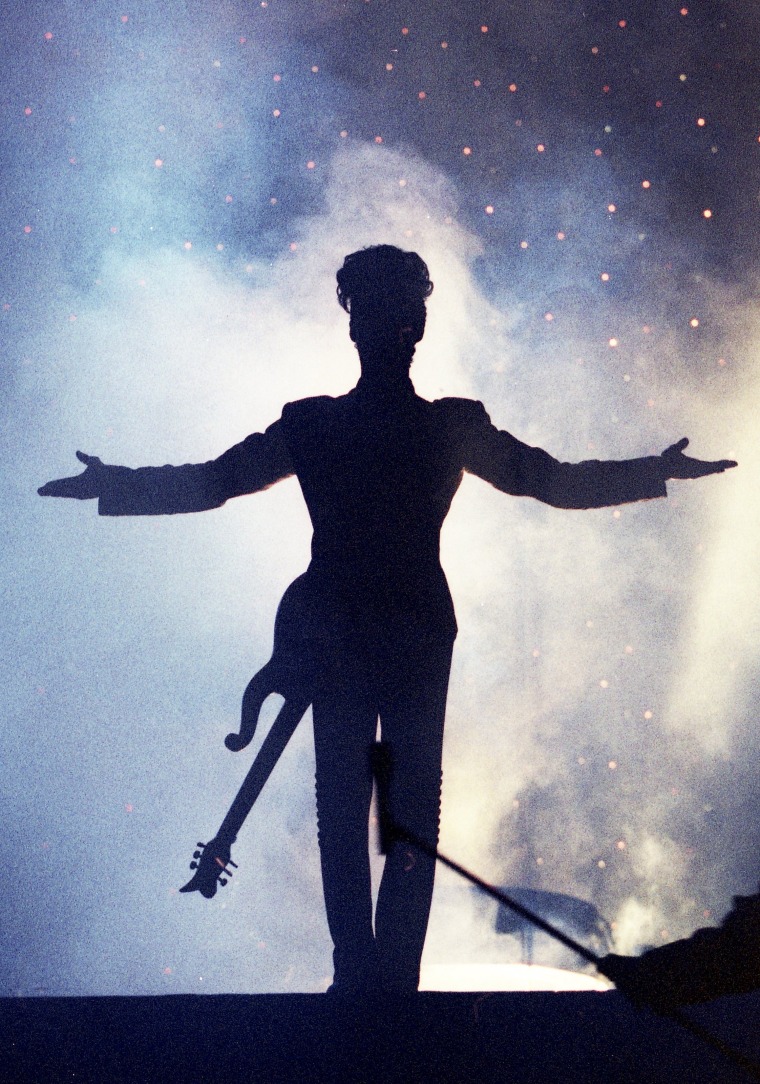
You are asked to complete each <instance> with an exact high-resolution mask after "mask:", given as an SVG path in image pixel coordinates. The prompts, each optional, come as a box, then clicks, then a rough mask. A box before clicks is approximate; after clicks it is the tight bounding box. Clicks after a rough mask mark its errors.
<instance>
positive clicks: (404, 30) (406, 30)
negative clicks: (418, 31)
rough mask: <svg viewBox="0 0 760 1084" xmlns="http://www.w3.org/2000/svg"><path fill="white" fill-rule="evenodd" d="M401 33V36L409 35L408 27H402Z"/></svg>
mask: <svg viewBox="0 0 760 1084" xmlns="http://www.w3.org/2000/svg"><path fill="white" fill-rule="evenodd" d="M401 33H402V34H408V33H409V27H408V26H402V27H401Z"/></svg>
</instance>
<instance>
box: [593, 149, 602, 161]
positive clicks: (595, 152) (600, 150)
mask: <svg viewBox="0 0 760 1084" xmlns="http://www.w3.org/2000/svg"><path fill="white" fill-rule="evenodd" d="M594 154H595V155H596V157H597V158H601V157H602V149H601V147H597V148H596V149H595V150H594Z"/></svg>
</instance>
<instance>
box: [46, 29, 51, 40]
mask: <svg viewBox="0 0 760 1084" xmlns="http://www.w3.org/2000/svg"><path fill="white" fill-rule="evenodd" d="M52 40H53V35H52V34H51V33H50V31H49V30H48V31H47V33H46V34H45V41H52Z"/></svg>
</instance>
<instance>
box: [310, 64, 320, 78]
mask: <svg viewBox="0 0 760 1084" xmlns="http://www.w3.org/2000/svg"><path fill="white" fill-rule="evenodd" d="M311 70H312V74H314V75H316V74H317V72H318V71H319V65H318V64H312V66H311Z"/></svg>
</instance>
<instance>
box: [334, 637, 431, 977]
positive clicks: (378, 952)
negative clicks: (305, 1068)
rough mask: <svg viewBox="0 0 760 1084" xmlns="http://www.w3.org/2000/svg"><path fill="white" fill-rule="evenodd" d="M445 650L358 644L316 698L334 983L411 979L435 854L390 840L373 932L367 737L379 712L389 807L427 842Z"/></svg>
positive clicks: (424, 643)
mask: <svg viewBox="0 0 760 1084" xmlns="http://www.w3.org/2000/svg"><path fill="white" fill-rule="evenodd" d="M404 640H406V642H404ZM451 649H452V643H451V640H450V639H445V640H443V639H441V638H435V639H431V638H430V637H427V638H425V639H419V638H417V639H414V640H411V642H410V641H409V639H408V638H402V642H400V643H399V642H397V643H396V644H395V646H394V649H393V651H389V652H383V651H380V652H377V653H374V654H373V655H372V657H371V661H368V662H366V663H363V662H362V661H361V660H362V657H363V658H364V659H365V660H367V659H370V655H369V653H365V652H362V653H361V654H360V655H359V656H358V658H357V657H354V658H353V659H352V660H351V663H350V664H349V665H348V666H347V667H345V668H343V672H342V674H341V676H340V678H337V677H336V678H335V679H334V680H331V681H330V682H328V683H326V687H325V686H323V688H322V689H321V690H320V694H319V695H318V696H316V697H315V699H314V704H313V713H314V741H315V749H316V764H317V815H318V821H319V846H320V856H321V862H322V882H323V886H324V894H325V906H326V910H327V922H328V925H329V928H330V933H331V935H332V939H333V943H334V945H335V952H334V961H335V988H336V990H346V991H351V990H361V989H372V988H373V987H375V986H377V985H378V984H380V985H382V986H384V987H386V988H393V989H399V990H406V991H410V990H416V989H417V985H418V982H419V970H420V958H421V956H422V949H423V945H424V942H425V933H426V930H427V924H428V916H429V913H430V902H431V898H432V894H433V878H434V874H435V862H434V861H433V860H431V859H430V858H427V857H425V856H424V855H421V854H419V853H418V852H414V851H412V850H411V849H410V848H409V847H408V846H407V845H404V844H395V845H394V846H393V848H392V849H391V851H390V853H389V854H388V856H387V858H386V861H385V869H384V871H383V876H382V880H381V882H380V889H379V894H378V899H377V909H376V914H375V922H374V932H373V924H372V897H371V885H370V865H369V849H368V827H369V809H370V801H371V798H372V776H371V772H370V766H369V748H370V745H371V744H372V742H373V741H374V740H375V736H376V730H377V719H378V715H379V717H380V725H381V733H382V737H383V740H384V741H387V742H389V743H390V744H391V747H392V750H393V762H394V770H393V777H392V780H391V785H390V795H389V799H390V808H391V813H392V815H393V817H394V819H395V820H396V821H397V822H398V823H399V824H401V825H403V826H405V827H406V828H408V829H409V830H410V831H412V832H414V833H416V834H417V835H419V836H421V837H422V838H423V839H425V840H428V841H430V842H431V843H436V842H437V840H438V824H439V818H440V795H441V754H442V746H443V723H444V714H445V707H446V690H447V686H448V678H449V669H450V666H451ZM347 671H348V672H347Z"/></svg>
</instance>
